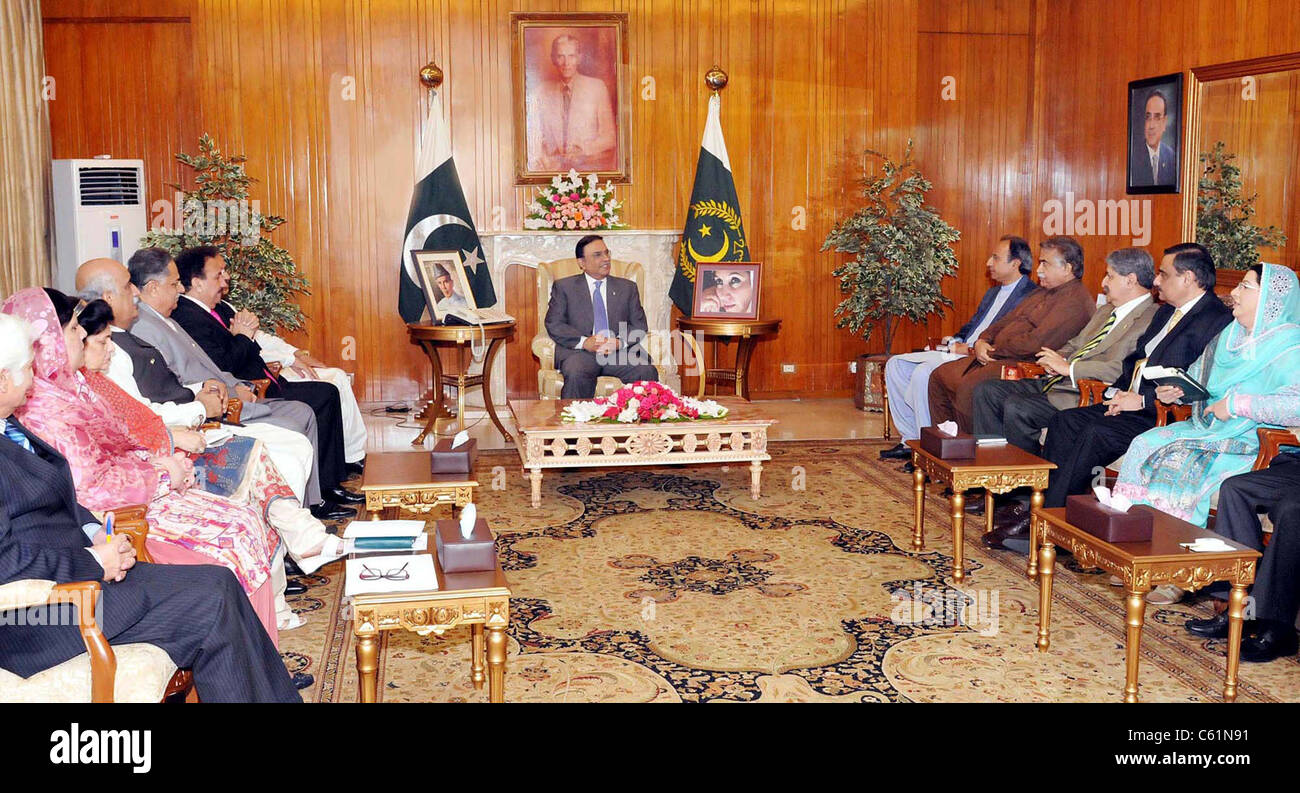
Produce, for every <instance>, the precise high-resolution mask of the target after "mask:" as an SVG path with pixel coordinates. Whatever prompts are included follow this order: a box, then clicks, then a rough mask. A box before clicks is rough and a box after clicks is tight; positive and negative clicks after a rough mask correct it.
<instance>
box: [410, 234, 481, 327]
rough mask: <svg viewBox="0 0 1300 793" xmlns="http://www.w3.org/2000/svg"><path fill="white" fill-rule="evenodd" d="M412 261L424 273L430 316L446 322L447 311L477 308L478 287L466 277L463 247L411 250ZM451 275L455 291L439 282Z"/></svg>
mask: <svg viewBox="0 0 1300 793" xmlns="http://www.w3.org/2000/svg"><path fill="white" fill-rule="evenodd" d="M411 261H412V263H413V264H414V265H415V269H416V271H417V272H418V273H419V274H420V288H421V289H422V290H423V291H424V304H425V305H426V306H427V307H428V309H429V319H430V321H432V322H434V323H436V324H442V323H443V321H444V320H445V319H446V317H447V312H448V311H451V310H454V309H456V308H469V309H473V308H476V306H475V304H474V290H472V289H470V286H469V279H468V278H466V277H465V264H464V262H463V261H462V259H461V255H460V251H433V250H420V251H411ZM444 274H445V275H447V276H450V277H451V288H452V291H451V294H447V293H446V292H445V290H444V289H443V288H442V287H441V286H440V285H439V283H438V279H439V278H440V277H441V276H443V275H444Z"/></svg>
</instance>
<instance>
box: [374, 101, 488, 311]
mask: <svg viewBox="0 0 1300 793" xmlns="http://www.w3.org/2000/svg"><path fill="white" fill-rule="evenodd" d="M415 172H416V174H417V175H418V179H417V180H416V182H415V192H414V193H412V195H411V211H410V212H409V213H407V216H406V241H405V242H403V243H402V261H401V267H400V270H401V276H400V279H401V288H400V289H399V290H398V293H397V310H398V311H399V312H401V314H402V319H403V321H405V322H418V321H419V319H420V315H421V314H422V313H423V312H424V308H425V302H424V292H423V290H421V289H420V274H419V273H418V272H417V271H416V269H415V262H413V261H412V260H411V251H419V250H434V251H459V252H460V255H461V259H462V260H464V262H465V276H466V278H468V279H469V284H470V289H471V290H473V292H474V302H475V303H476V304H477V305H478V307H479V308H488V307H489V306H493V305H495V304H496V302H497V296H496V292H495V291H494V290H493V289H492V276H491V274H490V273H489V272H488V268H487V265H486V264H484V262H483V248H482V246H481V245H480V244H479V241H478V232H477V231H475V230H474V219H473V218H471V217H470V215H469V206H468V205H466V204H465V192H464V191H463V190H461V189H460V177H459V176H458V175H457V174H456V163H455V161H454V160H452V158H451V134H450V132H449V131H448V129H447V123H446V122H445V121H443V118H442V98H441V97H440V96H438V92H437V91H433V92H432V99H431V101H430V102H429V117H428V118H426V119H425V122H424V131H423V132H422V133H421V134H420V158H419V162H418V163H417V164H416V170H415Z"/></svg>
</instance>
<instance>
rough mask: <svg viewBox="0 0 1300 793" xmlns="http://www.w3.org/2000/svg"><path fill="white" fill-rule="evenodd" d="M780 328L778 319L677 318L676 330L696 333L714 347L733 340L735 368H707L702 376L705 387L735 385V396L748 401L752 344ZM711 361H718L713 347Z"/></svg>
mask: <svg viewBox="0 0 1300 793" xmlns="http://www.w3.org/2000/svg"><path fill="white" fill-rule="evenodd" d="M780 328H781V320H779V319H695V318H692V317H678V319H677V329H678V330H680V331H681V332H682V333H698V334H699V335H700V336H702V337H703V338H704V339H705V340H712V341H713V342H714V343H715V345H716V344H717V343H719V342H720V343H723V344H727V343H729V342H730V341H731V340H732V339H736V341H737V344H736V365H735V366H734V367H733V368H731V369H706V370H704V375H703V376H704V382H705V384H706V385H707V384H709V383H712V384H714V385H719V384H723V383H726V384H734V386H735V393H736V396H738V397H740V398H741V399H745V400H748V399H749V360H750V358H751V357H753V355H754V345H755V344H757V343H758V339H759V337H760V336H766V335H770V334H773V333H776V332H777V331H778V330H780ZM714 360H715V361H716V360H717V347H716V346H715V347H714Z"/></svg>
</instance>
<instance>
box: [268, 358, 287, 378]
mask: <svg viewBox="0 0 1300 793" xmlns="http://www.w3.org/2000/svg"><path fill="white" fill-rule="evenodd" d="M282 369H284V366H283V365H282V364H281V363H280V362H279V361H271V362H270V363H268V364H267V365H266V371H268V372H270V373H271V374H273V375H275V376H276V377H279V376H280V371H281V370H282Z"/></svg>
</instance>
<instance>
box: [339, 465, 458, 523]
mask: <svg viewBox="0 0 1300 793" xmlns="http://www.w3.org/2000/svg"><path fill="white" fill-rule="evenodd" d="M431 468H432V463H431V461H430V459H429V452H373V453H371V454H369V455H367V456H366V471H365V474H363V476H362V480H361V481H362V484H361V492H362V493H364V494H365V496H366V511H367V512H369V513H370V517H371V518H372V519H374V520H379V515H380V513H381V512H383V510H385V509H388V508H392V507H395V508H397V509H400V510H405V511H407V512H414V513H416V514H417V515H427V514H428V513H430V512H432V511H433V510H434V509H437V508H438V506H439V505H442V504H449V505H451V506H452V508H453V511H454V510H455V509H456V508H459V507H463V506H465V505H466V504H468V503H470V502H472V501H473V500H474V488H476V487H478V480H477V479H475V478H474V474H434V473H431Z"/></svg>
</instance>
